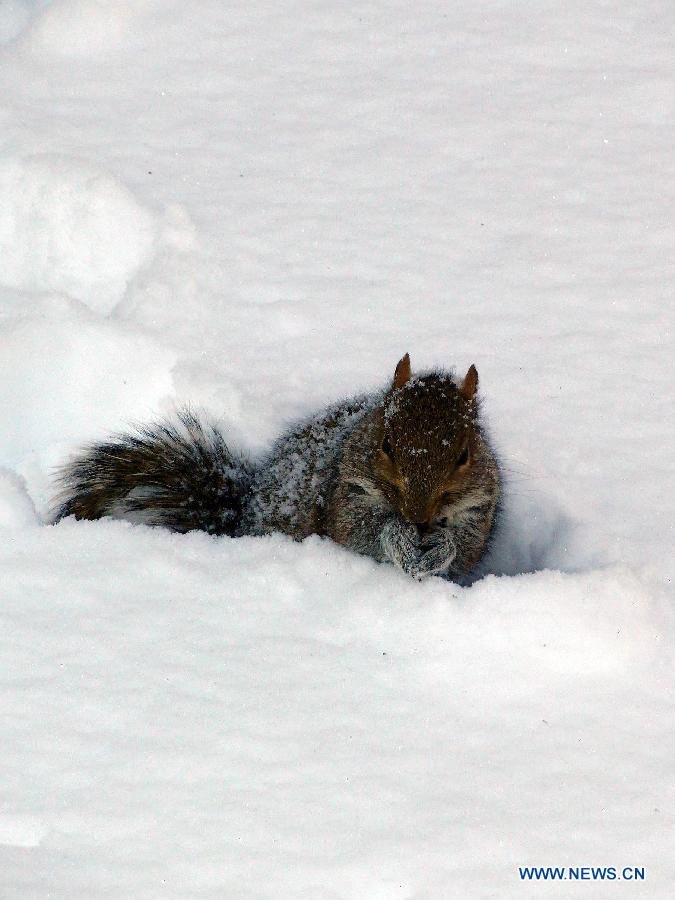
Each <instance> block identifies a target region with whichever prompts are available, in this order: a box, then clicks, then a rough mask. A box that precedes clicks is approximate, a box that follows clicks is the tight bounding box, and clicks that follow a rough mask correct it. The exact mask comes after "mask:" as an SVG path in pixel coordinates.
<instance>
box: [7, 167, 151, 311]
mask: <svg viewBox="0 0 675 900" xmlns="http://www.w3.org/2000/svg"><path fill="white" fill-rule="evenodd" d="M0 192H1V193H2V196H3V205H2V209H1V210H0V254H1V255H2V260H3V268H2V273H1V274H0V279H1V281H0V284H2V285H5V286H7V287H10V288H19V289H23V290H26V291H54V292H63V293H66V294H68V295H69V296H71V297H74V298H77V299H78V300H82V301H83V302H84V303H86V304H87V305H88V306H90V307H91V308H92V309H93V310H95V311H96V312H100V313H103V314H107V313H109V312H111V311H112V309H113V308H114V306H115V304H116V303H117V301H118V300H120V299H121V297H122V295H123V294H124V292H125V290H126V288H127V286H128V284H129V281H130V280H131V278H132V277H133V276H134V275H135V274H136V273H137V271H138V269H139V268H140V267H141V265H142V264H143V263H144V262H146V261H147V258H148V256H149V255H150V253H151V250H152V247H153V243H154V232H155V223H154V219H153V216H152V214H151V213H149V212H148V211H147V210H145V209H143V208H142V207H141V206H140V205H139V204H138V203H137V202H136V200H135V199H134V197H133V195H132V194H131V193H130V192H129V191H128V190H127V189H126V188H124V186H123V185H120V184H119V183H118V182H117V181H116V180H115V179H114V178H111V177H110V176H109V175H106V174H105V173H104V172H99V171H97V170H96V169H95V168H93V167H92V166H89V165H83V164H82V163H79V162H77V161H73V160H68V159H60V158H58V157H55V156H49V155H48V156H44V157H28V158H24V159H21V158H17V159H13V158H11V157H10V158H5V159H0ZM111 239H112V240H111ZM111 251H112V252H111Z"/></svg>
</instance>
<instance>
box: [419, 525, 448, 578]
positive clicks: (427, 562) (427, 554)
mask: <svg viewBox="0 0 675 900" xmlns="http://www.w3.org/2000/svg"><path fill="white" fill-rule="evenodd" d="M420 553H421V555H420V558H419V561H418V563H417V565H416V567H415V569H414V570H413V571H412V572H411V575H415V577H417V578H426V577H427V576H429V575H442V574H443V573H444V572H447V570H448V569H449V568H450V565H451V564H452V561H453V560H454V558H455V556H457V547H456V546H455V542H454V541H453V539H452V537H451V535H450V532H449V531H447V530H446V529H444V528H439V529H438V530H437V531H432V532H431V534H428V535H427V536H426V537H425V538H424V540H423V541H422V544H421V546H420Z"/></svg>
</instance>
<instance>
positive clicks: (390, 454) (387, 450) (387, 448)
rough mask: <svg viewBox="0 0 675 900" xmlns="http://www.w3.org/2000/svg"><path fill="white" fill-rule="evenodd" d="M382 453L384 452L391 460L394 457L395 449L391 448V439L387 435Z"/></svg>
mask: <svg viewBox="0 0 675 900" xmlns="http://www.w3.org/2000/svg"><path fill="white" fill-rule="evenodd" d="M382 452H383V453H386V454H387V456H388V457H389V458H390V459H391V458H392V457H393V455H394V450H393V448H392V446H391V442H390V441H389V438H388V437H387V435H386V434H385V436H384V440H383V441H382Z"/></svg>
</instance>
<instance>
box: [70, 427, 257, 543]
mask: <svg viewBox="0 0 675 900" xmlns="http://www.w3.org/2000/svg"><path fill="white" fill-rule="evenodd" d="M251 478H252V468H251V466H250V464H249V463H248V462H247V461H246V460H245V459H243V458H242V457H239V456H234V455H233V454H232V453H231V452H230V450H229V449H228V447H227V444H226V443H225V441H224V439H223V436H222V434H221V433H220V431H218V429H217V428H216V427H215V426H214V425H211V424H203V423H202V422H200V421H199V420H198V419H197V418H195V416H194V415H193V414H192V413H191V412H189V411H187V410H183V411H181V412H179V413H178V415H177V421H176V422H175V423H172V422H164V423H159V424H155V425H148V426H145V427H142V428H139V429H138V430H137V431H136V432H135V433H131V434H124V435H119V436H116V437H115V438H113V439H111V440H110V442H108V443H102V444H94V445H92V446H90V447H87V448H85V449H84V450H83V451H82V452H81V453H80V455H79V456H76V457H75V458H74V459H73V460H72V461H71V462H70V463H68V464H67V465H65V466H64V467H63V468H62V469H61V470H60V473H59V481H60V484H61V495H60V497H59V504H60V505H59V509H58V512H57V514H56V518H55V521H58V520H59V519H62V518H63V517H64V516H70V515H73V516H75V517H76V518H78V519H100V518H101V517H102V516H113V517H114V518H120V519H128V520H130V521H133V522H142V523H144V524H146V525H161V526H163V527H165V528H170V529H171V530H172V531H193V530H199V531H207V532H208V533H209V534H229V535H232V534H234V532H235V530H236V528H237V525H238V523H239V519H240V515H241V509H242V504H243V502H244V500H245V498H246V495H247V493H248V490H249V487H250V483H251Z"/></svg>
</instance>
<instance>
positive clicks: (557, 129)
mask: <svg viewBox="0 0 675 900" xmlns="http://www.w3.org/2000/svg"><path fill="white" fill-rule="evenodd" d="M672 18H673V15H672V10H671V8H670V6H668V5H666V4H665V3H661V2H657V0H648V2H646V3H641V4H629V3H627V2H625V0H611V2H608V3H604V4H601V5H600V4H598V5H593V4H585V3H581V2H578V0H573V2H570V3H566V4H553V3H547V4H541V3H534V2H529V0H523V2H521V3H518V4H503V3H499V2H497V0H483V2H479V3H474V4H471V5H468V4H462V3H458V4H442V3H438V2H433V0H429V2H424V3H420V4H414V5H413V4H404V3H391V2H388V3H384V2H378V0H376V2H373V3H370V4H367V5H364V6H361V5H350V4H339V3H333V2H327V3H323V4H312V3H309V2H308V0H294V2H288V3H281V4H279V3H274V4H272V3H267V2H265V0H260V2H258V3H254V4H246V5H243V4H242V5H240V4H235V5H232V4H222V3H218V2H215V0H204V2H202V3H200V4H199V5H198V7H195V6H189V5H186V4H182V3H178V2H175V0H164V2H161V3H159V2H154V0H136V2H132V0H127V2H119V3H115V4H109V3H104V2H98V0H53V2H51V3H48V2H28V0H26V2H18V0H10V2H6V3H2V4H0V98H1V99H0V196H1V197H2V202H1V203H0V408H1V409H2V411H3V413H2V424H1V427H0V535H1V536H2V540H1V541H0V557H1V562H0V595H1V598H2V603H1V605H0V622H1V624H2V630H1V634H2V637H1V638H0V655H1V657H2V661H1V663H0V680H1V682H2V690H1V691H0V696H1V697H2V700H1V701H0V710H1V712H2V719H3V725H2V747H3V774H2V792H1V795H2V805H1V806H0V894H2V895H3V896H8V897H12V898H24V897H25V898H29V897H30V898H33V897H46V896H54V897H66V896H67V897H69V898H92V897H103V896H114V897H124V896H133V897H139V898H143V897H192V896H194V897H197V896H200V897H223V896H236V897H251V898H254V897H256V898H261V897H298V896H312V897H321V898H343V897H354V898H356V897H358V898H361V897H368V898H386V900H389V898H413V897H414V898H445V897H458V898H465V897H471V898H473V897H480V898H482V897H486V898H487V897H500V898H502V897H504V898H507V897H515V896H520V895H522V894H532V895H534V896H539V895H540V894H541V895H542V896H543V895H546V896H556V897H575V896H581V895H582V894H583V895H584V896H587V895H588V894H589V889H590V891H591V892H593V893H594V895H597V894H598V891H597V887H598V886H597V884H594V885H593V887H590V886H589V885H587V884H581V885H578V884H576V885H575V884H574V883H572V882H564V883H562V882H560V883H558V884H555V885H552V884H547V885H545V886H542V885H537V884H535V883H528V884H527V885H524V884H523V882H521V881H520V879H519V877H518V873H517V867H518V866H522V865H542V866H546V865H616V866H619V867H622V866H624V865H635V866H645V868H646V881H645V882H644V883H631V884H627V883H626V882H616V883H613V884H612V887H611V893H612V895H614V894H615V893H616V895H618V896H631V897H634V896H644V897H650V898H652V897H662V896H663V897H665V896H668V895H669V894H670V893H671V888H670V885H671V884H672V878H673V867H672V862H671V859H672V854H670V853H669V847H670V845H669V833H668V818H667V817H668V808H669V807H668V803H669V775H670V772H671V771H672V762H671V760H672V752H673V748H672V738H671V735H670V732H669V715H670V706H669V702H668V699H669V694H670V693H671V692H672V649H671V645H670V635H671V634H672V612H671V602H670V601H671V589H670V585H671V578H672V558H673V556H672V540H671V535H672V530H671V528H672V526H671V519H672V496H673V463H672V434H673V429H672V425H671V424H670V423H671V421H672V416H671V415H670V409H669V407H670V398H671V397H672V393H673V365H672V342H671V334H670V327H671V312H670V309H671V306H670V303H671V302H672V300H671V297H672V274H673V266H672V255H669V253H668V248H669V246H670V243H669V242H670V234H671V229H672V223H671V209H670V204H669V202H668V200H669V195H670V194H671V192H672V191H671V190H670V189H671V186H672V179H671V177H670V172H671V170H670V167H669V157H670V147H669V141H668V137H669V130H668V129H669V123H670V122H671V121H672V61H671V56H672V50H671V46H670V40H669V33H670V31H671V29H672ZM406 351H409V352H410V355H411V359H412V366H413V371H420V370H424V369H427V368H429V367H432V366H435V365H440V366H443V367H454V368H455V369H456V371H458V372H460V373H463V372H466V371H467V369H468V367H469V365H470V364H471V363H475V364H476V366H477V369H478V372H479V379H480V384H479V389H480V391H481V393H482V395H483V397H484V409H485V412H486V415H487V418H488V422H489V426H490V434H491V435H492V437H493V440H494V442H495V444H496V446H497V448H498V450H499V452H500V455H501V457H502V459H503V461H504V464H505V467H506V470H507V476H508V485H507V487H508V493H507V499H506V504H505V518H504V523H503V526H502V529H501V532H500V534H499V536H498V540H497V543H496V545H495V547H494V550H493V553H492V555H491V557H490V559H488V560H487V561H486V564H485V571H486V577H484V578H482V579H480V580H478V581H477V582H476V583H475V584H473V585H472V586H471V587H468V588H460V587H458V586H454V585H451V584H448V583H446V582H443V581H441V580H439V579H429V580H428V581H426V582H423V583H416V582H414V581H412V580H411V579H408V578H406V577H405V576H404V575H402V574H401V573H399V572H397V571H395V570H394V569H392V568H391V567H387V566H382V565H377V564H375V563H374V562H372V561H370V560H368V559H364V558H360V557H357V556H354V555H351V554H349V553H347V552H345V551H343V550H341V549H340V548H338V547H335V546H333V545H331V544H330V543H329V542H327V541H322V540H319V539H317V538H310V539H308V540H307V541H305V542H303V543H302V544H294V543H293V542H291V541H290V540H288V539H287V538H284V537H282V536H277V535H274V536H269V537H264V538H245V539H240V540H236V541H233V540H229V539H225V538H221V539H214V538H211V537H209V536H207V535H203V534H189V535H182V536H179V535H173V534H169V533H167V532H163V531H162V530H160V529H151V528H146V527H143V526H140V525H136V526H132V525H130V524H128V523H124V522H118V521H101V522H74V521H70V520H66V521H63V522H61V523H60V524H59V525H58V526H56V527H52V526H50V525H48V524H47V522H48V517H49V504H50V500H51V496H52V486H51V484H52V483H51V481H50V478H51V475H52V472H53V468H54V467H55V466H56V465H58V464H60V463H61V462H63V461H64V459H65V458H66V456H67V455H68V453H69V452H71V450H73V449H74V448H76V447H77V446H78V445H79V444H81V443H82V442H85V441H88V440H92V439H97V438H101V437H102V436H104V435H105V434H107V433H109V432H112V431H117V430H119V429H122V428H124V427H125V426H127V425H128V424H129V423H131V422H134V421H147V420H148V419H150V418H152V417H154V416H157V415H164V414H166V413H168V412H170V411H171V410H172V409H174V408H175V407H176V406H177V405H180V404H181V403H185V402H189V403H190V404H191V405H192V406H193V408H195V409H199V408H205V409H206V410H208V411H209V413H210V414H212V415H214V416H216V417H217V418H218V420H219V421H220V423H221V425H222V427H223V429H224V431H225V433H226V435H227V439H228V442H231V443H232V444H233V445H234V446H241V447H245V448H248V449H249V450H250V452H251V453H259V452H261V451H263V450H264V449H265V448H267V447H269V445H270V443H271V442H272V441H273V440H274V439H275V438H276V437H277V436H278V435H279V433H280V432H281V430H282V429H283V428H284V427H285V425H286V424H287V423H288V422H289V421H292V420H294V419H296V418H297V417H304V416H308V415H311V414H312V413H313V412H315V411H316V410H317V409H319V408H321V407H322V406H324V405H326V404H329V403H332V402H334V401H336V400H338V399H340V398H341V397H346V396H352V395H354V394H356V393H359V392H361V391H369V390H373V389H376V388H378V387H380V386H382V385H384V384H385V383H386V382H387V381H388V380H390V379H391V378H392V376H393V371H394V366H395V364H396V362H397V360H398V359H400V358H401V356H402V355H403V354H404V353H405V352H406ZM601 891H602V889H601Z"/></svg>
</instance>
